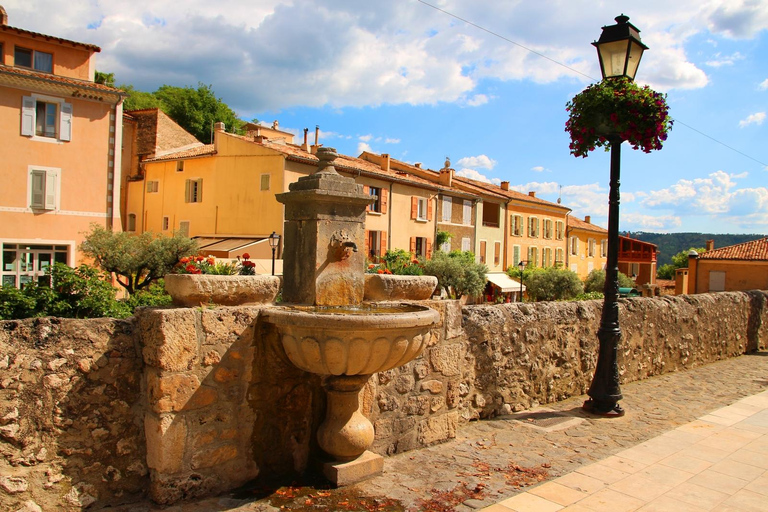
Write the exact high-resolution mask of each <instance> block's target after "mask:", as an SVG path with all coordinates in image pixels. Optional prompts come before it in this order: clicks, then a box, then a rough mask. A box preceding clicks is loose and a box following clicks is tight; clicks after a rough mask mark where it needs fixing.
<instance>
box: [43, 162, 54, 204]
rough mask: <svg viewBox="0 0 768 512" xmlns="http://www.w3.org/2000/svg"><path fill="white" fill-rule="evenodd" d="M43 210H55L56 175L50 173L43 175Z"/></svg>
mask: <svg viewBox="0 0 768 512" xmlns="http://www.w3.org/2000/svg"><path fill="white" fill-rule="evenodd" d="M45 209H46V210H55V209H56V173H54V172H50V171H49V172H46V174H45Z"/></svg>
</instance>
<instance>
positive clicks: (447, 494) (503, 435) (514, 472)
mask: <svg viewBox="0 0 768 512" xmlns="http://www.w3.org/2000/svg"><path fill="white" fill-rule="evenodd" d="M767 390H768V352H761V353H757V354H750V355H745V356H741V357H737V358H734V359H728V360H724V361H719V362H716V363H712V364H709V365H706V366H701V367H698V368H694V369H692V370H684V371H678V372H673V373H668V374H666V375H662V376H659V377H653V378H650V379H646V380H644V381H639V382H633V383H629V384H626V385H623V386H622V392H623V394H624V399H623V400H622V401H621V404H622V406H623V407H624V408H625V409H626V410H627V414H626V415H625V416H624V417H621V418H596V417H592V416H588V415H586V414H585V413H584V412H583V411H582V410H581V404H582V402H583V401H584V399H585V398H586V397H584V396H582V397H574V398H570V399H568V400H565V401H562V402H557V403H554V404H546V406H542V407H540V408H538V409H535V410H530V411H523V412H520V413H518V414H513V415H509V416H504V417H499V418H494V419H492V420H483V421H476V422H471V423H469V424H468V425H465V426H463V427H462V428H461V429H460V430H459V431H458V432H457V436H456V439H454V440H453V441H450V442H447V443H443V444H440V445H436V446H432V447H429V448H424V449H420V450H413V451H409V452H405V453H401V454H397V455H393V456H390V457H386V458H385V463H384V474H382V475H381V476H378V477H376V478H373V479H370V480H366V481H364V482H361V483H359V484H356V485H353V486H349V487H345V488H340V489H329V488H327V487H301V486H298V485H297V486H292V487H282V488H280V489H268V490H264V489H250V490H249V489H245V490H240V491H238V492H236V493H231V494H228V495H224V496H219V497H217V498H209V499H205V500H199V501H196V502H187V503H183V504H179V505H176V506H173V507H170V508H167V509H162V508H161V507H158V506H156V505H153V504H151V503H148V502H144V503H134V504H132V505H127V506H120V507H116V508H115V509H112V510H115V512H127V511H129V510H130V511H131V512H141V511H147V512H148V511H155V510H164V511H165V512H203V511H205V512H209V511H228V512H245V511H248V512H276V511H285V510H296V511H319V510H324V511H338V510H342V511H345V512H346V511H355V510H361V511H362V510H366V511H371V510H376V511H380V512H385V511H386V512H402V511H409V512H411V511H423V510H434V511H437V510H439V511H442V512H449V511H455V512H475V511H479V510H485V511H488V512H509V511H511V510H516V511H519V512H523V511H536V512H548V511H554V510H564V511H574V512H577V511H585V510H596V511H600V510H609V511H610V512H622V511H629V510H674V511H675V512H684V511H686V510H718V511H721V510H723V511H726V510H741V511H749V510H761V511H768V472H767V469H768V391H767ZM756 500H757V501H756ZM643 507H645V508H643Z"/></svg>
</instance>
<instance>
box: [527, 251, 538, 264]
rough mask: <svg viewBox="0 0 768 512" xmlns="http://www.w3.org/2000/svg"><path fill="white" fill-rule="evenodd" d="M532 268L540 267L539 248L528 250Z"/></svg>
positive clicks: (529, 262)
mask: <svg viewBox="0 0 768 512" xmlns="http://www.w3.org/2000/svg"><path fill="white" fill-rule="evenodd" d="M527 266H529V267H531V268H535V267H538V266H539V248H538V247H529V248H528V265H527Z"/></svg>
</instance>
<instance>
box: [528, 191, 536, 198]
mask: <svg viewBox="0 0 768 512" xmlns="http://www.w3.org/2000/svg"><path fill="white" fill-rule="evenodd" d="M528 195H529V196H531V197H536V192H534V191H533V190H531V191H530V192H528Z"/></svg>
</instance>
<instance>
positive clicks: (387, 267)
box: [365, 249, 424, 276]
mask: <svg viewBox="0 0 768 512" xmlns="http://www.w3.org/2000/svg"><path fill="white" fill-rule="evenodd" d="M365 271H366V272H367V273H368V274H395V275H410V276H420V275H422V274H423V273H424V267H423V266H422V263H421V262H420V261H419V260H418V258H415V257H414V256H413V255H412V254H411V253H410V252H408V251H404V250H402V249H394V250H389V251H387V252H386V254H385V255H384V256H383V257H382V258H381V261H380V262H379V263H369V264H368V267H367V268H366V270H365Z"/></svg>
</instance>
